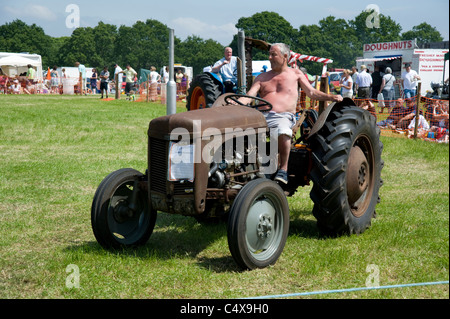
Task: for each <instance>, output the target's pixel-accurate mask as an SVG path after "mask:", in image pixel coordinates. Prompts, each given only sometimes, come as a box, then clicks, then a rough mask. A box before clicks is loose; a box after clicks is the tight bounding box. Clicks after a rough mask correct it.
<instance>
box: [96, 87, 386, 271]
mask: <svg viewBox="0 0 450 319" xmlns="http://www.w3.org/2000/svg"><path fill="white" fill-rule="evenodd" d="M241 96H242V95H236V94H232V93H231V94H230V93H228V94H223V95H221V96H219V97H217V100H216V101H215V102H214V104H213V105H212V106H211V107H210V108H204V109H199V110H193V111H190V112H184V113H178V114H173V115H167V116H163V117H159V118H156V119H153V120H152V121H151V122H150V124H149V129H148V169H147V171H146V172H145V173H141V172H139V171H136V170H134V169H131V168H125V169H120V170H118V171H115V172H112V173H111V174H109V175H108V176H107V177H106V178H105V179H104V180H103V181H102V182H101V183H100V185H99V187H98V189H97V191H96V193H95V195H94V199H93V203H92V211H91V221H92V228H93V232H94V235H95V237H96V239H97V241H98V242H99V243H100V245H101V246H103V247H104V248H107V249H108V248H112V249H117V248H121V247H130V246H138V245H143V244H145V243H146V242H147V240H148V239H149V237H150V235H151V234H152V232H153V228H154V226H155V221H156V217H157V212H166V213H170V214H181V215H185V216H193V217H196V218H197V219H198V220H205V219H209V218H222V219H224V218H227V221H228V224H227V237H228V245H229V249H230V252H231V255H232V256H233V258H234V260H235V261H236V263H237V264H238V265H239V266H240V267H242V268H243V269H254V268H263V267H267V266H269V265H273V264H274V263H275V262H276V261H277V259H278V257H279V256H280V254H281V253H282V250H283V248H284V245H285V242H286V238H287V235H288V230H289V205H288V201H287V198H286V196H292V195H293V194H294V193H295V192H296V191H297V188H298V187H299V186H305V185H308V184H309V183H310V181H312V182H313V187H312V190H311V193H310V197H311V199H312V200H313V202H314V208H313V214H314V216H315V217H316V219H317V225H318V228H319V229H320V230H321V231H322V232H323V233H325V234H327V235H337V234H343V233H347V234H360V233H362V232H364V230H365V229H367V228H368V227H369V226H370V225H371V220H372V218H374V217H375V206H376V205H377V203H378V202H379V197H378V193H379V188H380V187H381V185H382V180H381V177H380V173H381V169H382V167H383V161H382V159H381V152H382V149H383V144H382V143H381V142H380V139H379V134H380V130H379V129H378V128H377V126H376V123H375V118H374V117H373V116H372V115H371V114H370V113H369V112H367V111H365V110H363V109H361V108H359V107H356V106H355V104H354V103H353V101H352V100H351V99H344V101H343V102H340V103H333V104H331V105H329V106H328V107H327V108H326V109H325V110H324V111H323V112H322V113H321V114H320V116H319V117H317V116H316V115H315V114H314V112H312V111H305V112H303V113H302V114H301V118H300V120H299V121H298V123H297V126H296V129H295V131H296V134H294V136H293V138H292V148H291V154H290V157H289V167H288V174H289V183H288V184H286V185H285V184H282V183H281V184H278V183H277V182H275V181H273V180H272V179H271V177H272V176H273V173H274V172H275V171H276V165H275V164H274V163H276V159H277V154H276V149H275V151H274V148H273V145H274V143H273V142H271V140H270V131H269V130H268V128H267V124H266V121H265V118H264V116H263V114H262V113H261V112H264V111H268V110H270V109H271V107H272V106H271V104H270V103H269V102H267V101H264V100H262V99H260V98H252V99H254V100H255V102H256V103H253V105H251V106H249V107H247V106H242V105H236V104H239V103H238V102H239V101H238V98H239V97H241ZM273 140H276V139H272V141H273ZM275 144H276V143H275ZM274 165H275V167H274Z"/></svg>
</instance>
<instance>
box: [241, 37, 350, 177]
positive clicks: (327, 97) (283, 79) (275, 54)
mask: <svg viewBox="0 0 450 319" xmlns="http://www.w3.org/2000/svg"><path fill="white" fill-rule="evenodd" d="M289 55H290V49H289V47H288V46H287V45H285V44H284V43H274V44H272V46H271V47H270V50H269V61H270V64H271V66H272V70H271V71H269V72H266V73H261V74H260V75H259V76H258V77H257V78H256V79H255V82H254V84H253V85H252V87H251V88H250V90H249V91H248V92H247V95H250V96H256V95H257V94H258V93H259V96H260V97H261V98H263V99H265V100H267V101H268V102H270V103H271V104H272V106H273V108H272V110H271V111H270V112H266V113H264V116H265V117H266V121H267V125H268V127H269V128H276V129H278V152H279V154H280V169H279V170H278V172H277V174H276V177H275V180H277V181H280V182H282V183H285V184H287V183H288V175H287V167H288V160H289V153H290V149H291V137H292V127H293V126H294V125H295V122H296V120H295V109H296V106H297V100H298V91H299V87H301V88H302V90H303V92H305V93H306V95H307V96H309V97H310V98H311V99H314V100H318V101H333V102H340V101H342V99H343V98H342V96H340V95H331V94H326V93H323V92H321V91H319V90H316V89H315V88H313V87H312V86H311V84H310V83H309V81H308V80H307V79H306V77H305V75H304V74H303V73H302V72H301V71H300V70H298V69H293V68H290V67H288V65H287V61H288V59H289ZM250 101H251V99H250V98H240V99H239V102H241V103H243V104H248V103H249V102H250Z"/></svg>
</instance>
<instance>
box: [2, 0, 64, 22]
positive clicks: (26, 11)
mask: <svg viewBox="0 0 450 319" xmlns="http://www.w3.org/2000/svg"><path fill="white" fill-rule="evenodd" d="M3 9H4V10H5V12H7V13H10V14H11V15H13V16H14V18H16V19H20V18H36V19H39V20H45V21H55V20H56V15H55V14H54V13H53V12H52V11H51V10H50V9H49V8H47V7H44V6H40V5H38V4H30V5H25V6H24V7H22V8H13V7H10V6H5V7H4V8H3Z"/></svg>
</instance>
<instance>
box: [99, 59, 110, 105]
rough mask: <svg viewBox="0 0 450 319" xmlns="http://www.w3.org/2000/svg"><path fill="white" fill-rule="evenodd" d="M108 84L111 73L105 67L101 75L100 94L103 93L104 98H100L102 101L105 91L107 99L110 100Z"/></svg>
mask: <svg viewBox="0 0 450 319" xmlns="http://www.w3.org/2000/svg"><path fill="white" fill-rule="evenodd" d="M108 82H109V71H108V67H107V66H105V67H104V68H103V71H102V72H101V73H100V92H101V93H102V96H101V97H100V98H101V99H103V91H106V98H108Z"/></svg>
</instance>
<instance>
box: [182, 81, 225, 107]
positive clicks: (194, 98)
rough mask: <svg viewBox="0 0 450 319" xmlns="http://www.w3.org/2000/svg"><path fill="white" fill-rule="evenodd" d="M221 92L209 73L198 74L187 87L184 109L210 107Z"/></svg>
mask: <svg viewBox="0 0 450 319" xmlns="http://www.w3.org/2000/svg"><path fill="white" fill-rule="evenodd" d="M221 94H222V92H221V91H220V90H219V85H217V84H216V83H214V80H213V79H212V76H211V75H209V74H208V73H202V74H199V75H197V76H196V77H195V78H194V80H193V81H192V83H191V85H190V87H189V92H188V97H187V102H186V109H187V110H188V111H193V110H199V109H204V108H210V107H211V106H212V105H213V104H214V102H215V101H216V100H217V98H218V97H219V96H220V95H221Z"/></svg>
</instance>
